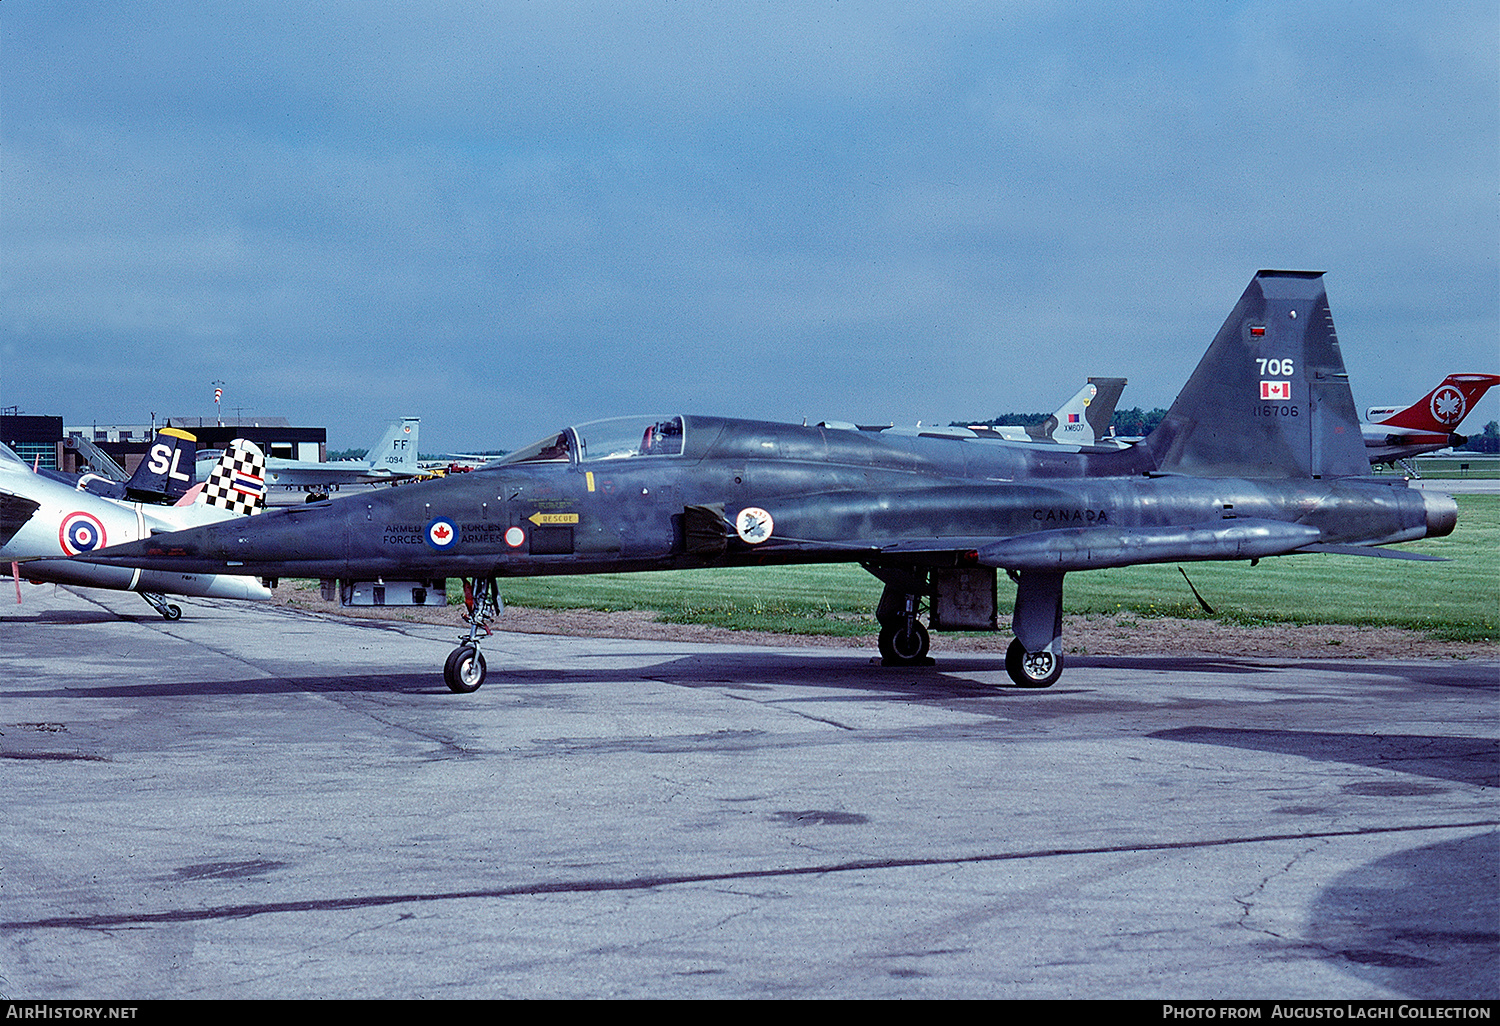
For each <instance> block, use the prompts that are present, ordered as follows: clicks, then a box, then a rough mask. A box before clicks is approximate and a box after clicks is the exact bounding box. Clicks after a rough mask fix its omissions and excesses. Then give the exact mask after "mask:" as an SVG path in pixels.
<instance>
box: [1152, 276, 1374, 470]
mask: <svg viewBox="0 0 1500 1026" xmlns="http://www.w3.org/2000/svg"><path fill="white" fill-rule="evenodd" d="M1141 445H1143V446H1145V447H1146V448H1147V449H1148V450H1149V451H1150V452H1151V453H1152V455H1153V456H1154V458H1155V463H1156V470H1157V471H1159V472H1162V473H1177V474H1190V475H1193V476H1197V477H1244V478H1329V477H1364V476H1368V475H1369V474H1370V463H1369V458H1368V457H1367V455H1366V453H1365V446H1364V441H1363V436H1362V435H1361V433H1360V425H1359V415H1358V413H1357V412H1356V411H1355V407H1354V396H1353V394H1352V393H1351V392H1350V390H1349V376H1348V373H1347V372H1346V371H1345V369H1344V357H1343V354H1342V352H1341V351H1340V349H1339V341H1338V336H1337V334H1336V333H1335V332H1334V328H1333V315H1332V312H1331V311H1330V310H1329V307H1328V293H1327V291H1326V290H1325V289H1324V287H1323V272H1321V271H1260V272H1258V273H1257V274H1256V275H1255V278H1254V279H1253V280H1252V281H1251V282H1250V284H1249V286H1248V287H1246V289H1245V291H1244V294H1243V295H1241V296H1240V300H1239V303H1238V304H1236V305H1235V308H1234V310H1233V311H1232V312H1231V313H1230V315H1229V318H1228V320H1226V321H1225V322H1224V326H1223V327H1222V328H1220V329H1219V333H1218V335H1216V336H1215V337H1214V340H1213V343H1212V344H1211V345H1210V346H1209V347H1208V352H1206V353H1205V354H1204V355H1203V359H1202V360H1200V361H1199V363H1198V367H1197V369H1196V370H1194V371H1193V374H1192V376H1191V377H1190V378H1189V379H1188V382H1187V384H1186V385H1185V386H1184V387H1183V389H1182V392H1181V393H1179V394H1178V396H1177V400H1176V401H1175V402H1174V403H1173V404H1172V408H1171V409H1170V410H1169V411H1168V412H1167V416H1166V417H1165V418H1164V419H1163V421H1162V423H1161V425H1160V426H1159V427H1158V428H1157V429H1156V430H1155V431H1153V432H1152V433H1151V434H1150V435H1148V436H1147V437H1146V439H1145V440H1144V441H1143V442H1142V443H1141Z"/></svg>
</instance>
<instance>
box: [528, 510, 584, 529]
mask: <svg viewBox="0 0 1500 1026" xmlns="http://www.w3.org/2000/svg"><path fill="white" fill-rule="evenodd" d="M526 519H527V520H530V521H531V522H532V523H533V524H535V525H536V526H538V527H541V526H542V525H543V524H576V523H578V514H577V513H533V514H531V516H529V517H527V518H526Z"/></svg>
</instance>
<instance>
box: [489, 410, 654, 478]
mask: <svg viewBox="0 0 1500 1026" xmlns="http://www.w3.org/2000/svg"><path fill="white" fill-rule="evenodd" d="M681 455H682V418H681V417H613V418H611V419H609V420H595V421H590V422H589V423H587V424H578V425H575V426H573V427H570V428H565V429H564V430H562V431H560V432H558V433H557V434H555V435H548V436H547V437H546V438H543V439H540V440H538V441H535V442H532V443H531V444H530V445H528V446H525V447H524V448H521V449H517V450H516V451H515V452H512V453H508V454H506V455H505V456H502V457H501V458H500V459H498V460H496V461H495V463H494V464H493V465H494V466H510V465H512V464H516V463H568V462H571V461H574V460H576V461H578V462H580V463H593V462H597V461H600V460H623V459H631V458H633V457H637V456H681Z"/></svg>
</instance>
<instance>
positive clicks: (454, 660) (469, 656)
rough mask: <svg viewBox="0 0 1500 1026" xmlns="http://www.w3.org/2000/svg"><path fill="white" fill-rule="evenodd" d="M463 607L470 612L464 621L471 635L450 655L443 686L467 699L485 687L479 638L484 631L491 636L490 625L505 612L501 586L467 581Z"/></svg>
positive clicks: (476, 579)
mask: <svg viewBox="0 0 1500 1026" xmlns="http://www.w3.org/2000/svg"><path fill="white" fill-rule="evenodd" d="M464 605H465V606H466V607H467V610H468V611H467V612H465V613H464V614H463V617H464V620H465V621H467V622H468V624H469V632H468V634H466V635H464V636H462V637H460V638H459V639H458V647H457V648H455V649H454V650H453V651H452V652H451V653H449V655H448V661H447V662H446V663H444V664H443V683H445V684H447V685H448V690H449V691H455V692H457V693H458V694H460V695H467V694H469V693H471V692H474V691H478V690H479V686H480V685H481V684H483V683H484V677H485V665H484V656H483V655H482V654H481V653H480V651H479V636H480V632H481V631H482V632H483V633H484V634H485V635H488V634H489V633H490V628H489V622H490V621H491V620H493V619H494V618H495V617H497V616H499V615H500V614H501V613H503V612H505V603H503V602H502V601H501V600H500V584H499V582H498V581H496V580H495V578H493V577H489V578H485V579H483V580H481V579H480V578H477V577H476V578H474V579H472V580H470V579H467V578H465V580H464Z"/></svg>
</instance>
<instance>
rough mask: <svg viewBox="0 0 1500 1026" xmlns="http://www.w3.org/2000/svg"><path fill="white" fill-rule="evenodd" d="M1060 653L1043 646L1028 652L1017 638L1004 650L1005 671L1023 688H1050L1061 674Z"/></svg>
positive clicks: (1061, 661) (1061, 662)
mask: <svg viewBox="0 0 1500 1026" xmlns="http://www.w3.org/2000/svg"><path fill="white" fill-rule="evenodd" d="M1062 668H1063V660H1062V654H1061V653H1059V652H1053V651H1052V650H1051V649H1050V648H1044V649H1042V650H1041V651H1040V652H1028V651H1026V649H1025V648H1023V647H1022V646H1021V640H1020V639H1019V638H1017V639H1016V640H1014V641H1012V642H1011V643H1010V647H1009V648H1008V649H1006V650H1005V672H1006V673H1008V674H1010V679H1011V680H1013V681H1015V682H1016V683H1017V684H1019V685H1020V686H1021V687H1023V688H1050V687H1051V686H1052V685H1054V684H1056V683H1057V678H1059V677H1061V676H1062Z"/></svg>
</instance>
